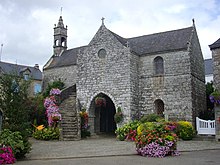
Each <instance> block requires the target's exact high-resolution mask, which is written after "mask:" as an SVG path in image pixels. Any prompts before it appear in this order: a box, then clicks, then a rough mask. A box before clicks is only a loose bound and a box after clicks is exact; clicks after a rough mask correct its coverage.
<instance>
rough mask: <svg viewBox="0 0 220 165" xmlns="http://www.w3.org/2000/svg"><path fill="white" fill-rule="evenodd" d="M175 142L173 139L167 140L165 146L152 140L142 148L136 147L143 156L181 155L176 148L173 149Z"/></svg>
mask: <svg viewBox="0 0 220 165" xmlns="http://www.w3.org/2000/svg"><path fill="white" fill-rule="evenodd" d="M174 145H175V143H174V142H172V141H166V142H165V146H161V145H160V144H158V143H156V142H152V143H150V144H148V145H145V146H144V147H141V148H136V151H137V153H138V154H139V155H141V156H149V157H159V158H163V157H165V156H166V155H173V156H177V155H179V152H178V151H176V150H172V148H173V147H174Z"/></svg>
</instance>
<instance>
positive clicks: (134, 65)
mask: <svg viewBox="0 0 220 165" xmlns="http://www.w3.org/2000/svg"><path fill="white" fill-rule="evenodd" d="M139 61H140V57H139V56H138V55H135V54H131V57H130V81H131V101H130V102H131V112H130V113H131V117H132V116H133V115H135V114H136V113H137V112H138V111H139V97H140V96H139Z"/></svg>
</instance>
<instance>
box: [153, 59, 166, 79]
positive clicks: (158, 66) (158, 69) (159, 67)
mask: <svg viewBox="0 0 220 165" xmlns="http://www.w3.org/2000/svg"><path fill="white" fill-rule="evenodd" d="M154 74H155V75H163V74H164V65H163V58H162V57H160V56H157V57H156V58H155V59H154Z"/></svg>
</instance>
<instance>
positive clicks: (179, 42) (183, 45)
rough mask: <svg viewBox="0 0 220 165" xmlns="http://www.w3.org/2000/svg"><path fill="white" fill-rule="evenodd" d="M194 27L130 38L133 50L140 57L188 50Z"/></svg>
mask: <svg viewBox="0 0 220 165" xmlns="http://www.w3.org/2000/svg"><path fill="white" fill-rule="evenodd" d="M192 31H193V27H189V28H184V29H179V30H173V31H167V32H162V33H155V34H151V35H145V36H140V37H134V38H129V39H128V42H129V46H130V47H131V50H133V51H134V52H136V53H137V54H139V55H144V54H153V53H160V52H167V51H174V50H182V49H187V43H189V42H190V37H191V35H192Z"/></svg>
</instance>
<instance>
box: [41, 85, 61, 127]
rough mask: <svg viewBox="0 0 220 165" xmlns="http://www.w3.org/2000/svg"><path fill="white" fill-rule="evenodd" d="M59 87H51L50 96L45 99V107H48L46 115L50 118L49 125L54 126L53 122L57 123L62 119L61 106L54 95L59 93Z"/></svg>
mask: <svg viewBox="0 0 220 165" xmlns="http://www.w3.org/2000/svg"><path fill="white" fill-rule="evenodd" d="M59 94H60V90H59V89H51V91H50V95H51V96H50V97H47V98H46V99H45V100H44V107H45V108H46V115H47V118H48V125H49V126H52V125H53V123H56V122H58V121H60V120H61V114H60V112H59V107H58V105H57V101H56V98H55V96H54V95H59Z"/></svg>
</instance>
